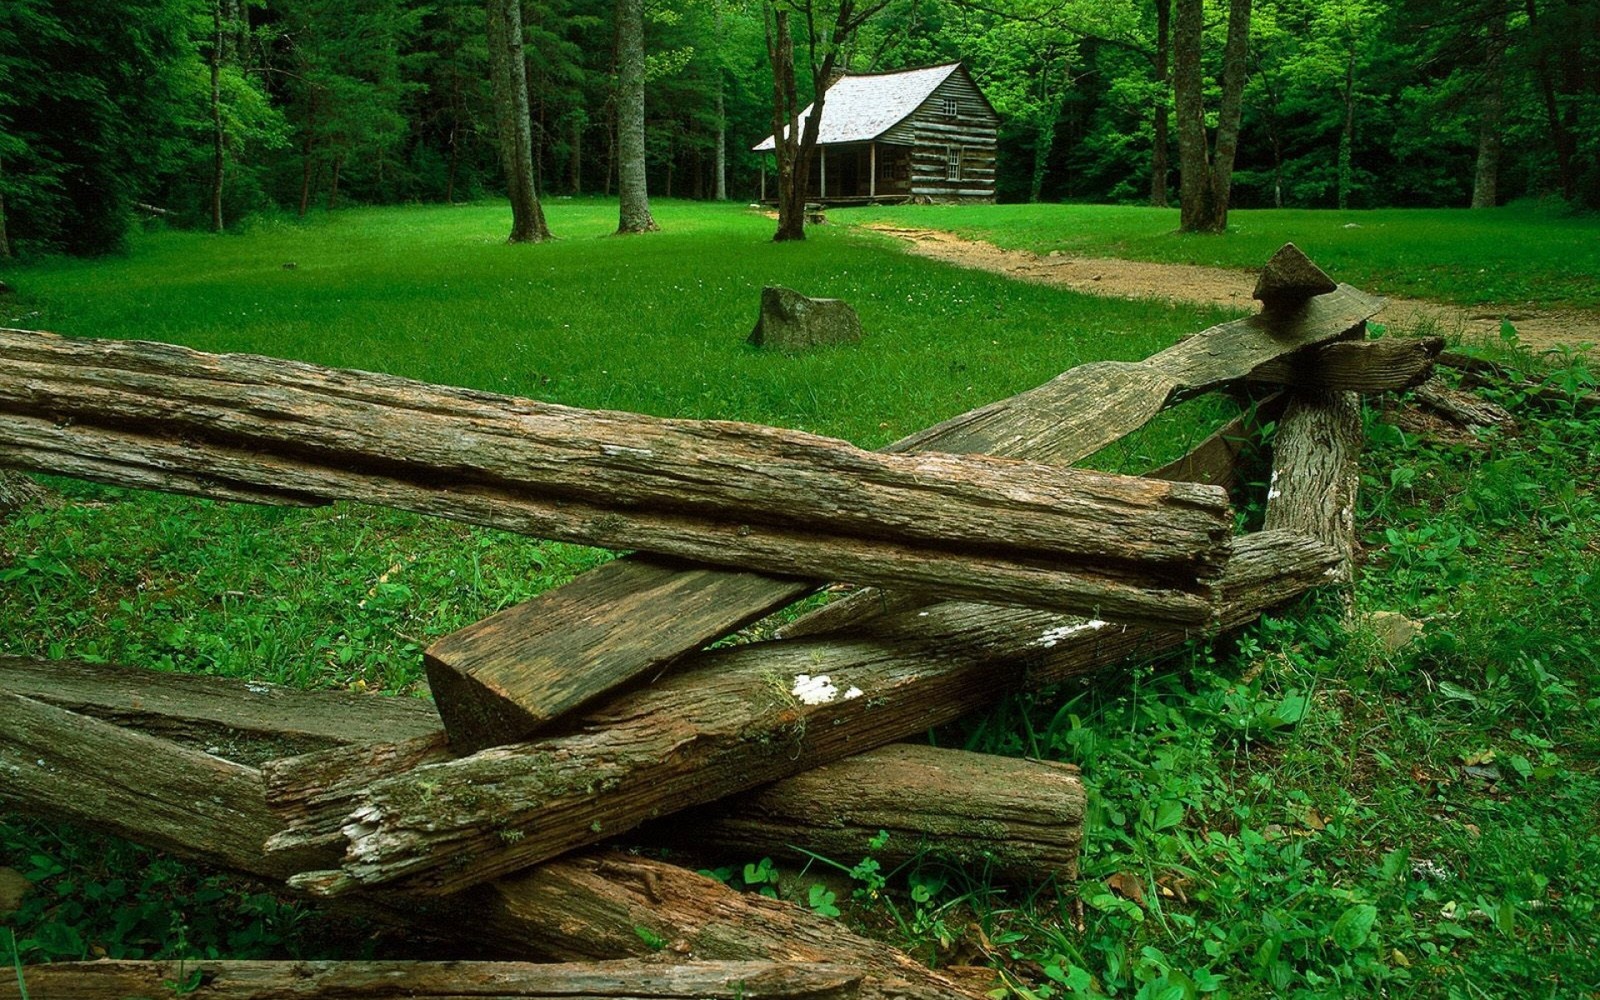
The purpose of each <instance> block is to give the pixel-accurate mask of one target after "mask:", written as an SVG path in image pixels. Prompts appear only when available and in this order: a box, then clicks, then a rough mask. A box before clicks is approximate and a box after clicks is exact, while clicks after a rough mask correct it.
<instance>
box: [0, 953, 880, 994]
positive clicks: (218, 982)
mask: <svg viewBox="0 0 1600 1000" xmlns="http://www.w3.org/2000/svg"><path fill="white" fill-rule="evenodd" d="M8 972H9V970H8ZM861 979H862V975H861V973H859V972H856V971H854V970H851V969H849V968H847V967H844V966H840V965H835V964H831V963H823V962H773V961H745V962H707V961H692V962H663V961H659V960H650V959H625V960H620V961H610V962H561V963H549V964H543V963H534V962H419V961H388V962H317V961H311V962H308V961H219V960H216V959H210V960H206V959H201V960H195V959H189V960H185V961H181V962H140V961H128V960H115V959H103V960H101V961H98V962H55V963H51V964H49V965H31V966H23V967H21V968H19V969H18V970H17V971H16V974H15V975H14V976H13V975H9V974H8V975H6V976H4V977H0V1000H27V998H28V997H36V998H38V1000H51V998H56V997H72V998H73V1000H124V998H127V997H160V996H174V995H180V994H181V995H182V996H186V997H193V998H194V1000H301V998H305V997H323V998H327V1000H396V998H399V997H414V998H417V1000H427V998H436V1000H467V998H470V997H484V998H492V1000H518V998H527V1000H571V998H587V1000H607V998H619V1000H620V998H626V1000H685V998H695V1000H755V998H758V997H775V998H785V997H790V998H794V1000H855V998H856V997H859V996H860V994H861V991H860V986H861Z"/></svg>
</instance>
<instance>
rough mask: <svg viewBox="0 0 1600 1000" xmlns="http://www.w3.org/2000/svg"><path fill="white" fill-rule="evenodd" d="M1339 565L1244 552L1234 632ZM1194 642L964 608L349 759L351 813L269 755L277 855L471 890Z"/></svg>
mask: <svg viewBox="0 0 1600 1000" xmlns="http://www.w3.org/2000/svg"><path fill="white" fill-rule="evenodd" d="M1338 558H1339V557H1338V555H1337V553H1336V552H1334V550H1333V549H1331V548H1330V547H1328V546H1326V545H1324V544H1322V543H1320V542H1318V541H1316V540H1313V539H1309V538H1306V537H1304V536H1300V535H1295V534H1292V533H1288V532H1266V533H1261V534H1257V535H1251V536H1246V537H1244V538H1242V539H1240V540H1239V542H1238V544H1237V545H1236V546H1235V553H1234V558H1233V559H1232V560H1231V561H1230V562H1229V566H1228V571H1227V573H1226V574H1225V576H1224V579H1223V593H1224V595H1225V603H1224V605H1223V614H1224V624H1225V625H1233V624H1238V623H1240V622H1242V621H1245V620H1248V619H1250V618H1253V617H1254V616H1255V615H1257V614H1259V613H1260V611H1261V610H1262V609H1263V608H1265V607H1271V606H1274V605H1276V604H1279V603H1281V602H1283V601H1285V600H1288V599H1290V598H1292V597H1294V596H1296V595H1298V594H1301V593H1304V592H1305V591H1306V590H1308V589H1310V588H1312V587H1315V586H1318V585H1320V584H1322V583H1325V582H1326V581H1327V574H1328V570H1329V569H1330V568H1331V567H1332V566H1334V565H1336V564H1337V562H1338ZM1186 638H1187V635H1186V633H1184V632H1183V631H1181V630H1172V629H1156V628H1149V627H1138V626H1121V625H1112V624H1109V623H1107V622H1106V621H1105V620H1103V619H1088V620H1086V619H1083V618H1078V617H1072V616H1063V615H1055V614H1050V613H1045V612H1038V611H1033V610H1029V609H1025V608H999V607H995V606H992V605H975V604H964V603H957V602H952V603H946V604H941V605H936V606H933V607H930V608H927V609H925V610H912V611H906V612H903V613H901V614H899V615H892V616H887V617H885V618H882V619H879V620H877V621H874V622H871V623H869V624H868V625H867V626H866V627H865V628H863V629H862V630H861V631H860V632H857V633H852V634H850V635H848V636H842V637H836V638H823V639H814V640H803V641H802V640H797V641H785V642H766V643H752V644H749V645H745V646H738V647H734V648H731V649H721V650H711V651H708V652H704V653H700V654H696V655H695V656H694V657H692V658H691V659H690V660H689V661H688V662H687V663H686V664H685V665H684V667H683V668H682V669H680V670H679V671H677V672H675V673H673V674H671V675H669V676H667V677H664V678H662V679H660V680H659V681H657V682H656V683H655V684H653V685H651V686H650V687H647V688H642V689H639V690H636V691H631V692H628V693H626V694H622V695H619V696H616V697H613V698H612V699H610V700H608V701H606V702H604V703H602V704H599V705H596V706H594V707H592V708H590V709H589V710H587V711H585V712H583V713H581V714H579V715H578V716H576V717H574V718H572V719H570V720H568V722H567V723H566V724H565V725H564V726H563V729H564V732H563V733H562V734H561V735H552V736H548V737H544V738H540V739H535V740H531V741H529V742H526V743H519V744H514V745H511V746H505V747H496V748H494V749H490V750H485V751H482V752H480V753H477V754H474V755H472V756H470V757H463V758H458V759H455V760H448V761H438V762H436V763H428V764H423V765H421V766H417V767H413V768H410V769H408V770H404V771H400V772H398V773H390V774H376V773H374V772H373V771H372V770H371V768H370V767H369V766H367V765H366V764H364V763H362V762H360V761H351V762H350V763H349V765H348V767H346V768H344V772H345V780H344V781H343V782H342V787H344V788H347V789H349V790H350V792H349V798H348V801H347V803H346V807H345V808H343V809H340V808H338V803H337V796H334V797H332V798H329V797H326V796H323V795H322V794H321V793H322V792H323V791H324V790H325V789H327V788H329V786H330V784H332V783H334V782H335V781H336V779H338V777H339V773H340V769H339V768H338V767H335V768H332V769H330V768H329V767H328V766H327V765H326V763H325V762H324V761H325V759H326V758H325V757H324V756H323V755H318V754H310V755H307V756H305V757H301V758H293V759H290V760H284V761H275V762H272V763H270V764H268V765H267V776H268V801H269V803H270V804H272V805H273V806H274V807H275V808H280V809H281V810H282V812H281V815H282V818H283V819H284V820H285V821H286V823H287V825H288V827H289V829H288V830H287V831H286V833H285V834H284V835H282V836H281V837H277V838H274V839H273V841H270V842H269V848H284V849H295V850H302V849H303V848H304V846H305V845H306V844H307V843H315V844H320V843H324V840H323V839H322V838H325V837H328V836H337V837H339V838H342V839H343V841H344V844H345V850H344V857H343V862H342V864H341V865H340V867H339V868H338V869H329V870H322V871H314V872H304V873H302V874H301V875H300V876H298V877H296V878H295V879H294V880H292V882H291V884H293V885H295V886H297V887H300V888H302V889H304V890H306V891H309V892H312V893H313V894H317V895H324V896H336V895H341V894H344V893H346V892H350V891H352V890H354V889H358V888H361V887H368V886H377V885H394V886H395V887H397V888H403V889H405V890H407V891H413V892H419V893H423V894H446V893H451V892H456V891H459V890H461V889H463V888H466V887H467V886H470V885H474V884H477V883H481V882H483V881H486V880H488V879H492V878H495V877H497V876H500V875H504V874H508V873H510V872H513V871H516V870H518V869H520V868H524V867H526V866H528V865H532V864H535V863H537V862H539V861H542V860H544V859H547V858H551V857H554V856H556V855H558V854H561V853H563V852H565V851H568V850H571V849H573V848H575V847H579V846H582V845H585V844H592V843H595V842H598V841H600V840H602V839H605V838H608V837H612V836H615V835H617V834H619V833H623V832H625V831H627V830H629V829H632V828H633V827H635V826H637V825H638V824H639V823H641V822H643V821H644V820H646V819H650V818H654V817H655V816H658V815H662V814H666V813H670V812H672V811H675V810H678V809H683V808H686V807H689V806H692V805H699V804H703V803H706V802H710V801H714V800H716V799H719V798H722V797H723V796H725V795H729V794H732V793H734V792H737V791H743V790H745V789H747V788H752V787H755V786H756V785H760V784H764V783H767V782H770V781H776V780H778V779H780V778H784V777H788V776H790V775H792V774H797V773H800V772H802V771H805V770H808V769H810V768H813V767H816V766H818V765H820V764H823V763H826V762H829V761H833V760H838V759H840V758H842V757H846V756H849V755H851V754H854V753H859V752H861V751H864V750H867V749H871V748H872V747H875V746H880V745H882V744H884V743H889V742H893V741H895V740H898V739H902V738H904V737H905V736H907V735H909V734H911V733H914V732H918V731H921V730H923V729H926V728H928V727H929V726H933V725H938V724H940V723H943V722H947V721H949V720H951V719H954V718H956V717H958V716H959V715H961V714H962V713H964V712H968V711H971V710H972V708H973V707H974V706H976V705H978V704H982V703H984V702H986V701H989V700H991V699H993V698H994V697H996V696H997V695H999V694H1000V693H1002V692H1004V691H1008V690H1015V689H1016V688H1018V687H1022V686H1026V685H1027V684H1030V683H1050V682H1052V681H1056V680H1062V679H1065V678H1067V677H1070V676H1075V675H1078V674H1081V673H1084V672H1086V671H1090V670H1094V669H1097V668H1100V667H1103V666H1106V665H1107V664H1111V663H1115V662H1117V661H1119V660H1121V659H1123V658H1125V657H1127V656H1130V655H1136V654H1144V653H1150V652H1155V651H1159V650H1162V649H1169V648H1171V647H1173V646H1175V645H1178V644H1181V643H1182V642H1184V641H1185V640H1186ZM338 753H339V751H325V752H324V754H338ZM307 803H317V808H314V809H310V808H307V807H306V804H307ZM329 817H335V818H333V819H331V820H330V818H329Z"/></svg>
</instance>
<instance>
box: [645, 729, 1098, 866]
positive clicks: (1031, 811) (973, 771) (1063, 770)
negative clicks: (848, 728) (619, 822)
mask: <svg viewBox="0 0 1600 1000" xmlns="http://www.w3.org/2000/svg"><path fill="white" fill-rule="evenodd" d="M1083 810H1084V793H1083V783H1082V782H1081V781H1079V780H1078V769H1077V768H1075V767H1073V766H1071V765H1069V764H1059V763H1055V762H1053V761H1041V760H1016V759H1012V758H1007V757H996V756H993V755H990V754H979V753H971V752H969V751H965V750H947V749H941V748H938V747H930V746H919V745H916V744H909V743H896V744H892V745H890V746H886V747H880V748H878V749H877V750H869V751H867V752H866V753H862V754H857V755H856V756H854V757H847V758H845V759H844V760H841V761H836V762H834V763H832V764H828V765H826V766H825V767H820V768H817V769H816V770H813V771H806V772H803V773H801V774H797V775H795V776H794V777H792V778H785V779H784V780H783V781H780V782H777V783H776V784H772V785H767V786H766V787H764V788H758V789H756V790H754V791H752V792H748V793H745V794H743V795H738V796H734V797H732V798H730V799H724V800H722V801H721V802H716V803H713V804H711V805H709V806H706V807H704V808H700V809H691V810H688V811H686V812H682V813H677V814H675V815H673V816H670V817H668V818H666V819H663V820H659V821H657V822H656V823H653V824H651V825H650V826H648V827H646V828H645V830H644V831H643V834H642V836H643V837H644V839H645V840H646V841H649V842H652V843H653V842H656V841H657V840H659V839H663V838H665V839H667V840H668V841H669V842H671V843H675V844H693V845H696V846H697V847H698V848H700V849H704V848H705V847H706V846H707V845H714V846H715V848H716V850H717V851H719V852H729V853H735V854H742V855H743V856H746V857H760V856H762V855H765V854H772V855H784V856H788V857H798V858H806V857H809V856H813V855H816V856H821V857H824V858H832V859H835V860H840V861H844V862H846V863H847V864H848V863H854V862H855V861H856V860H858V859H860V858H862V857H864V856H866V855H867V854H869V853H870V854H871V855H872V856H873V857H874V858H876V859H877V860H878V861H879V862H880V863H882V864H883V865H884V866H885V868H886V869H892V868H894V867H897V866H899V865H901V864H903V863H905V862H908V861H911V860H913V859H917V858H929V859H932V860H938V861H945V862H949V863H953V864H957V865H961V866H963V867H964V868H966V869H967V870H969V871H976V872H983V873H985V874H988V875H992V876H994V877H995V878H996V879H998V880H1000V881H1004V882H1013V883H1018V884H1027V885H1037V884H1039V883H1041V882H1045V881H1048V880H1050V879H1052V878H1054V879H1056V880H1057V881H1058V882H1060V883H1061V884H1063V885H1065V884H1068V883H1070V882H1072V881H1073V880H1074V879H1076V878H1077V875H1078V850H1079V847H1080V845H1081V844H1082V840H1083ZM883 833H887V834H888V839H887V841H884V842H883V843H882V844H879V845H876V846H869V842H873V841H874V838H875V837H877V838H879V839H881V837H880V834H883ZM874 843H875V842H874Z"/></svg>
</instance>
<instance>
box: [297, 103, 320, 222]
mask: <svg viewBox="0 0 1600 1000" xmlns="http://www.w3.org/2000/svg"><path fill="white" fill-rule="evenodd" d="M316 122H317V99H316V95H315V94H312V96H311V98H310V107H309V108H308V109H307V112H306V137H305V140H304V142H302V143H301V146H300V218H302V219H303V218H305V217H306V209H307V208H309V207H310V205H311V170H312V167H313V166H314V157H313V156H312V153H313V152H314V151H315V149H316Z"/></svg>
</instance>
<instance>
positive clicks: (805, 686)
mask: <svg viewBox="0 0 1600 1000" xmlns="http://www.w3.org/2000/svg"><path fill="white" fill-rule="evenodd" d="M789 693H790V694H792V695H794V696H795V697H796V698H798V699H800V704H802V705H826V704H827V703H828V702H830V701H832V700H833V699H835V698H837V697H839V689H838V688H837V687H835V686H834V684H833V681H831V680H829V679H828V675H827V674H818V675H817V676H815V677H812V676H811V675H810V674H795V675H794V687H793V688H791V689H790V690H789Z"/></svg>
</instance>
